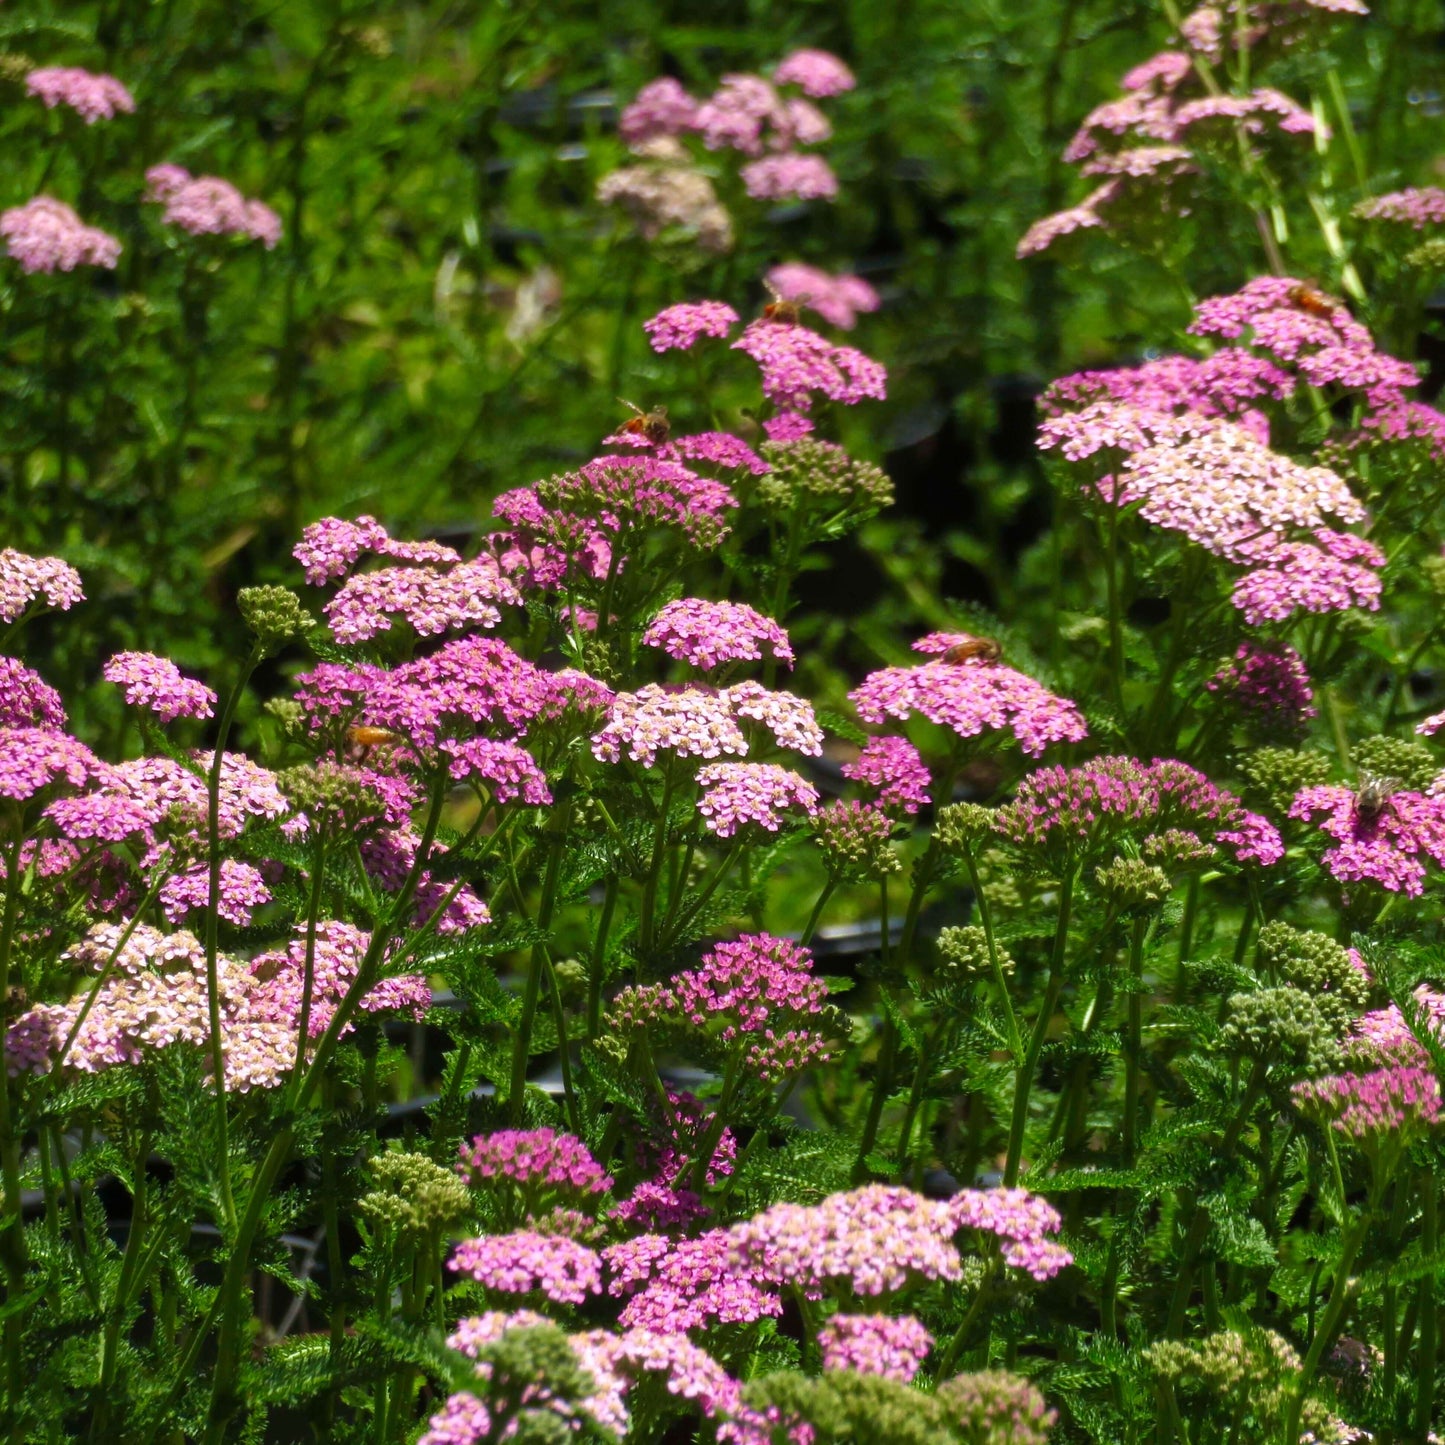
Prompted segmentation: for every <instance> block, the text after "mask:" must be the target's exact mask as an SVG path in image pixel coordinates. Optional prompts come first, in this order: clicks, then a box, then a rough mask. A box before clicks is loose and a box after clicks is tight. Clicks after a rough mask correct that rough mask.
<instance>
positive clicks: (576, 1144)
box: [457, 1129, 612, 1198]
mask: <svg viewBox="0 0 1445 1445" xmlns="http://www.w3.org/2000/svg"><path fill="white" fill-rule="evenodd" d="M457 1172H458V1173H460V1174H461V1176H462V1177H463V1178H464V1179H465V1180H466V1181H467V1183H468V1184H474V1185H488V1184H489V1181H492V1180H498V1179H509V1180H511V1181H512V1183H514V1184H516V1185H518V1186H520V1187H521V1189H522V1190H523V1192H524V1193H526V1194H528V1195H541V1194H549V1195H550V1194H553V1193H563V1194H568V1195H576V1196H578V1197H579V1198H580V1197H584V1196H586V1195H589V1194H606V1193H607V1191H608V1190H609V1189H611V1188H612V1176H611V1175H610V1174H608V1173H607V1172H606V1171H605V1170H604V1169H603V1168H602V1166H601V1165H600V1164H599V1163H598V1162H597V1161H596V1159H594V1158H593V1157H592V1152H591V1150H589V1149H588V1148H587V1146H586V1145H585V1144H584V1143H583V1142H582V1141H581V1140H580V1139H579V1138H578V1137H577V1136H576V1135H575V1134H563V1133H558V1132H557V1131H556V1130H554V1129H499V1130H497V1131H496V1132H494V1133H491V1134H478V1135H477V1136H476V1137H475V1138H474V1139H473V1140H472V1141H471V1143H470V1144H467V1143H463V1144H462V1146H461V1161H460V1163H458V1165H457Z"/></svg>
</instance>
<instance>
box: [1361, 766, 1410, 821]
mask: <svg viewBox="0 0 1445 1445" xmlns="http://www.w3.org/2000/svg"><path fill="white" fill-rule="evenodd" d="M1401 786H1402V784H1401V782H1400V779H1399V778H1386V777H1381V776H1380V774H1379V773H1372V772H1371V771H1370V770H1369V769H1368V768H1361V769H1360V779H1359V785H1358V787H1356V789H1355V816H1356V817H1357V818H1358V819H1359V820H1360V822H1362V823H1373V822H1374V821H1375V819H1376V818H1378V817H1379V816H1380V814H1381V813H1383V812H1384V811H1385V804H1386V803H1388V802H1389V801H1390V799H1391V797H1392V796H1393V795H1394V794H1395V793H1397V792H1398V791H1399V790H1400V788H1401Z"/></svg>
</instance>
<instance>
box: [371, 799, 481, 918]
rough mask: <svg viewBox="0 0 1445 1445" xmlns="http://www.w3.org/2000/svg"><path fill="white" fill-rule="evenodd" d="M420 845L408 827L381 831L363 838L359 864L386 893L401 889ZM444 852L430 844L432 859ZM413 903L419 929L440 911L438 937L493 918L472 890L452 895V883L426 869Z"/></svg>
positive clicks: (440, 856)
mask: <svg viewBox="0 0 1445 1445" xmlns="http://www.w3.org/2000/svg"><path fill="white" fill-rule="evenodd" d="M420 846H421V838H420V836H419V835H418V834H417V832H416V830H415V829H413V828H412V827H411V826H410V825H407V826H405V827H401V828H392V829H383V830H381V831H380V832H376V833H372V834H371V835H369V836H368V837H366V838H363V839H362V840H361V848H360V851H361V861H362V863H363V864H364V865H365V867H366V872H367V876H368V877H369V878H370V880H371V882H372V884H373V885H374V886H376V887H378V888H380V889H382V891H383V892H386V893H396V892H397V891H398V890H400V888H401V887H402V885H403V883H404V882H405V881H406V879H407V877H408V876H409V875H410V873H411V870H412V868H413V867H414V866H415V864H416V855H417V850H418V848H420ZM446 853H447V850H446V849H445V848H444V847H442V846H441V845H440V844H437V843H433V844H432V848H431V857H432V858H433V859H434V860H436V861H438V862H439V861H440V860H441V859H442V858H445V857H446ZM415 904H416V907H415V911H414V913H413V915H412V916H413V919H414V921H415V923H416V924H417V925H418V926H420V925H422V924H425V923H427V922H428V921H429V920H430V919H431V916H432V914H433V913H435V912H436V911H437V910H438V909H440V910H441V913H440V916H439V917H438V919H437V922H436V931H437V932H438V933H441V934H453V933H465V932H466V931H467V930H468V929H471V928H480V927H482V926H483V925H484V924H487V923H490V922H491V919H492V915H491V912H490V910H489V909H488V908H487V905H486V904H485V903H484V902H483V901H482V899H481V898H480V897H478V895H477V894H476V893H475V892H474V891H473V890H472V889H471V888H469V887H466V886H463V887H461V888H460V889H458V890H457V891H456V892H455V893H453V892H452V885H451V884H449V883H447V882H444V881H443V880H442V879H440V878H438V877H436V875H435V874H433V873H432V872H431V870H430V869H426V868H424V869H423V870H422V872H421V876H420V878H419V880H418V882H417V887H416V898H415ZM443 905H445V906H443Z"/></svg>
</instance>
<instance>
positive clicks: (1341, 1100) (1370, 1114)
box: [1293, 1067, 1441, 1148]
mask: <svg viewBox="0 0 1445 1445" xmlns="http://www.w3.org/2000/svg"><path fill="white" fill-rule="evenodd" d="M1293 1092H1294V1101H1295V1104H1296V1106H1297V1107H1298V1108H1299V1109H1301V1110H1302V1111H1303V1112H1304V1113H1307V1114H1312V1115H1314V1116H1315V1117H1316V1118H1320V1119H1324V1120H1327V1121H1328V1122H1329V1124H1330V1127H1331V1128H1333V1129H1335V1130H1337V1131H1338V1132H1339V1133H1341V1134H1343V1135H1344V1136H1345V1137H1346V1138H1347V1139H1352V1140H1354V1141H1355V1142H1356V1143H1358V1144H1362V1145H1365V1146H1367V1147H1370V1146H1372V1147H1376V1148H1378V1147H1380V1146H1381V1145H1384V1144H1386V1143H1389V1144H1392V1145H1394V1146H1395V1147H1397V1148H1398V1147H1400V1146H1402V1145H1403V1144H1405V1143H1408V1142H1410V1141H1411V1140H1412V1139H1415V1138H1418V1137H1419V1136H1420V1135H1421V1134H1424V1133H1426V1132H1428V1131H1429V1130H1430V1129H1431V1128H1433V1127H1434V1126H1435V1125H1436V1124H1438V1123H1439V1122H1440V1119H1441V1103H1440V1083H1439V1080H1438V1079H1436V1077H1435V1074H1434V1072H1433V1070H1431V1069H1428V1068H1410V1067H1405V1068H1390V1069H1377V1070H1375V1071H1374V1072H1373V1073H1369V1074H1335V1075H1331V1076H1329V1077H1327V1078H1323V1079H1306V1080H1305V1081H1303V1082H1302V1083H1298V1084H1296V1085H1295V1086H1294V1091H1293Z"/></svg>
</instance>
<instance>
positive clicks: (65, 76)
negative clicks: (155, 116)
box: [25, 65, 135, 125]
mask: <svg viewBox="0 0 1445 1445" xmlns="http://www.w3.org/2000/svg"><path fill="white" fill-rule="evenodd" d="M25 91H26V94H27V95H33V96H35V97H36V98H37V99H38V100H43V101H44V102H45V104H46V106H48V107H49V108H50V109H51V110H54V109H55V107H56V106H57V105H66V106H69V107H70V109H71V110H73V111H75V112H76V114H77V115H79V116H80V117H81V119H82V120H84V121H85V123H86V125H94V124H95V122H96V121H98V120H110V119H112V118H113V117H115V116H116V115H119V114H121V113H122V112H123V113H125V114H126V115H130V114H133V113H134V111H135V97H134V96H133V95H132V94H131V93H130V91H128V90H127V89H126V88H125V86H123V85H122V84H121V83H120V81H118V80H117V79H116V78H115V76H113V75H96V74H94V73H93V72H92V71H89V70H81V69H80V68H79V67H78V66H64V65H58V66H41V67H38V68H37V69H35V70H32V71H31V72H30V74H29V75H27V76H26V77H25Z"/></svg>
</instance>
